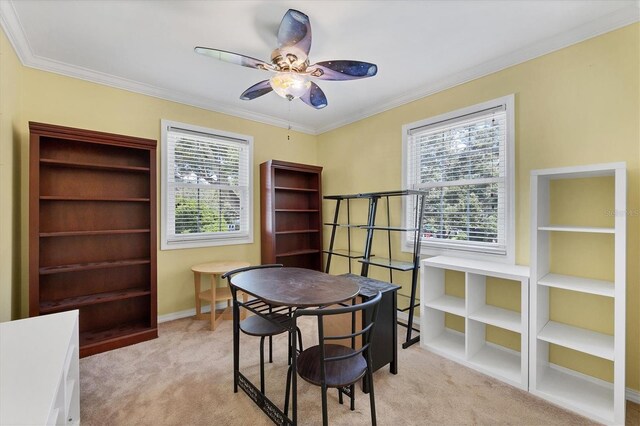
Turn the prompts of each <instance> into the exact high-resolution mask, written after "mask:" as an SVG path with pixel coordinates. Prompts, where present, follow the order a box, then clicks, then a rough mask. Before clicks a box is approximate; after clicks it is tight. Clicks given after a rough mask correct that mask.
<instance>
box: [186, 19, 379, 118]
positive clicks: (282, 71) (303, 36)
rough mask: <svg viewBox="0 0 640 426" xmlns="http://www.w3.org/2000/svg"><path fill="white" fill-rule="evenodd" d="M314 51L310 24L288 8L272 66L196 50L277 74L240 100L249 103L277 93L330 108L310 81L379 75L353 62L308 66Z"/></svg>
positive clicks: (224, 53) (230, 54)
mask: <svg viewBox="0 0 640 426" xmlns="http://www.w3.org/2000/svg"><path fill="white" fill-rule="evenodd" d="M310 49H311V22H310V21H309V17H308V16H307V15H305V14H304V13H302V12H299V11H297V10H294V9H289V10H288V11H287V13H285V15H284V17H283V18H282V22H280V28H279V29H278V47H277V48H276V49H275V50H274V51H273V52H272V53H271V63H268V62H265V61H261V60H259V59H255V58H251V57H249V56H245V55H240V54H238V53H233V52H227V51H224V50H218V49H210V48H208V47H200V46H198V47H196V48H195V49H194V50H195V51H196V53H200V54H202V55H207V56H211V57H212V58H215V59H219V60H221V61H225V62H230V63H232V64H236V65H242V66H245V67H249V68H256V69H259V70H265V71H272V72H275V73H276V74H275V75H274V76H273V77H271V78H270V79H269V80H263V81H261V82H259V83H256V84H254V85H253V86H251V87H249V88H248V89H247V90H245V91H244V92H243V93H242V95H240V99H242V100H246V101H250V100H252V99H255V98H257V97H260V96H262V95H265V94H267V93H269V92H271V91H272V90H274V91H275V92H276V93H277V94H278V95H280V96H282V97H283V98H286V99H288V100H290V101H291V100H293V99H297V98H300V99H301V100H302V102H304V103H305V104H307V105H309V106H311V107H313V108H316V109H321V108H324V107H326V106H327V97H326V96H325V94H324V92H323V91H322V89H320V87H318V85H317V84H316V83H314V82H313V81H311V78H314V79H318V80H334V81H339V80H356V79H360V78H366V77H373V76H374V75H376V73H377V72H378V67H377V66H376V65H375V64H370V63H368V62H361V61H353V60H337V61H324V62H318V63H315V64H313V65H309V50H310Z"/></svg>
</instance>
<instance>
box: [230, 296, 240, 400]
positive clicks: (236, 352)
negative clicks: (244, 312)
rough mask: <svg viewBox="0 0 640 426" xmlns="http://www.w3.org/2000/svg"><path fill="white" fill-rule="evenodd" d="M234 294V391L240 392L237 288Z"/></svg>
mask: <svg viewBox="0 0 640 426" xmlns="http://www.w3.org/2000/svg"><path fill="white" fill-rule="evenodd" d="M231 293H232V294H233V296H234V297H233V392H234V393H238V374H239V372H240V307H239V306H238V302H237V301H236V294H235V293H236V290H234V289H233V288H232V289H231Z"/></svg>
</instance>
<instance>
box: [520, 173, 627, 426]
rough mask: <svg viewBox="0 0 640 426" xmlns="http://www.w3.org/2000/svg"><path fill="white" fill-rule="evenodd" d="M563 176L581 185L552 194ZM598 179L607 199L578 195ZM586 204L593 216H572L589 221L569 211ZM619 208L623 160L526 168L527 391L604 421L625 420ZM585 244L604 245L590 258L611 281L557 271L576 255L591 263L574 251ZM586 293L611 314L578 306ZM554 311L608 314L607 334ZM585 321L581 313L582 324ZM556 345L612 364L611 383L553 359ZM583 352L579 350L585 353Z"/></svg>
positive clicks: (588, 190)
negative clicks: (572, 242)
mask: <svg viewBox="0 0 640 426" xmlns="http://www.w3.org/2000/svg"><path fill="white" fill-rule="evenodd" d="M601 178H604V179H605V180H604V181H603V180H602V179H601ZM565 179H574V180H573V181H570V182H575V184H576V185H581V186H576V188H578V189H580V191H574V193H571V194H567V193H565V194H564V198H565V199H563V197H561V196H557V195H555V196H554V193H553V191H554V188H558V185H562V184H563V183H564V184H565V185H567V184H568V182H567V181H564V180H565ZM607 179H608V180H607ZM570 182H569V183H570ZM602 182H604V186H603V185H602ZM597 185H599V186H602V187H603V188H604V193H605V194H609V195H610V197H608V200H609V201H607V202H608V203H609V204H607V205H605V206H602V205H597V206H596V205H589V200H587V203H584V202H580V200H584V199H585V198H588V197H589V196H590V195H591V194H590V193H591V192H593V191H592V189H595V188H597V187H599V186H597ZM567 195H571V196H572V197H580V198H576V199H575V200H573V202H576V204H571V203H567V201H566V198H567ZM606 198H607V197H605V198H604V199H606ZM594 201H598V200H594ZM554 203H555V205H554ZM563 204H569V205H568V208H566V207H567V206H565V210H569V212H564V214H563V212H559V211H558V210H559V209H561V207H563ZM584 206H586V207H587V209H588V210H593V211H595V213H597V215H596V216H593V217H592V218H591V220H593V221H597V222H598V223H592V224H590V223H579V224H576V223H570V222H571V220H572V219H573V220H574V221H575V220H576V219H575V218H576V217H579V218H580V219H581V220H582V221H583V222H588V220H585V219H584V217H581V216H585V215H584V214H582V215H579V214H575V212H576V211H578V210H579V209H581V208H584ZM625 209H626V168H625V163H610V164H597V165H589V166H578V167H566V168H559V169H546V170H534V171H532V172H531V326H530V328H531V330H530V334H531V337H530V346H531V354H530V367H529V369H530V378H529V385H530V390H531V392H532V393H534V394H536V395H537V396H540V397H542V398H544V399H546V400H548V401H551V402H553V403H556V404H558V405H561V406H563V407H566V408H568V409H571V410H573V411H575V412H577V413H579V414H582V415H584V416H588V417H591V418H592V419H594V420H597V421H600V422H604V423H608V424H624V422H625V396H624V392H625V386H624V383H625V377H624V375H625V282H626V277H625V268H626V255H625V245H626V241H625V237H626V220H625V216H626V210H625ZM567 213H568V214H567ZM581 213H585V212H581ZM586 213H588V212H586ZM586 216H588V214H587V215H586ZM605 216H609V219H610V221H609V226H603V225H607V223H603V219H606V218H605ZM557 222H562V223H557ZM567 222H569V223H567ZM589 225H594V226H589ZM563 238H564V239H567V238H579V240H578V241H579V245H581V247H579V246H578V247H576V250H575V251H574V250H567V246H564V245H562V244H563V243H562V241H563ZM576 245H578V244H576ZM585 248H586V249H587V250H591V251H592V252H596V251H597V252H598V253H601V252H603V251H606V252H607V253H605V254H606V255H605V256H601V257H600V258H598V259H595V261H596V262H599V263H604V265H603V269H605V270H610V271H611V273H612V274H613V277H612V280H611V281H607V280H602V279H594V278H596V277H588V276H585V277H583V276H578V275H580V274H584V275H588V273H587V272H583V271H582V270H578V271H577V274H576V275H570V274H566V273H565V271H561V272H559V271H558V270H559V269H563V267H564V266H565V265H566V264H568V263H570V262H571V261H572V260H575V257H576V256H578V259H577V262H576V264H577V265H579V266H581V267H582V268H583V269H585V270H586V269H590V266H591V265H589V262H590V260H585V259H581V258H579V256H580V253H579V252H580V249H582V250H584V249H585ZM609 251H613V253H609ZM607 263H612V264H607ZM597 278H602V277H597ZM569 292H570V293H569ZM563 293H565V295H564V296H563ZM567 293H568V294H567ZM588 298H599V299H597V300H595V301H594V304H595V305H594V306H597V307H603V309H605V313H606V308H605V307H607V306H612V307H613V308H612V311H613V318H605V317H606V316H608V315H605V314H604V313H602V312H592V311H588V309H589V308H587V307H585V306H581V304H580V301H581V300H583V301H584V300H587V299H588ZM585 310H587V311H585ZM562 311H565V312H569V311H570V312H574V313H575V314H574V315H573V316H571V317H570V316H566V315H562V313H563V312H562ZM556 316H561V317H563V318H564V321H566V322H570V321H569V320H571V321H574V317H576V316H582V317H584V318H587V319H588V318H589V317H602V318H601V319H600V323H602V322H609V321H612V323H613V334H608V333H603V332H602V331H603V330H598V331H596V330H592V329H590V328H588V327H587V326H584V324H577V322H579V321H578V320H577V319H576V320H575V323H574V324H567V323H563V322H562V321H560V320H559V319H558V318H556ZM587 322H588V321H585V320H583V323H587ZM578 325H580V326H578ZM556 347H559V348H562V349H561V350H565V351H566V350H567V349H569V350H573V351H577V352H580V353H582V354H587V355H590V356H592V357H596V358H599V359H600V360H599V361H597V362H601V363H602V364H606V363H613V368H612V370H613V383H610V382H607V381H603V380H601V379H598V378H595V377H591V376H588V375H585V374H583V373H579V372H577V371H575V370H573V369H571V368H569V366H567V365H565V366H559V365H557V364H556V363H555V359H554V356H553V354H552V351H553V350H556V349H555V348H556ZM582 354H578V355H579V356H581V357H585V356H586V355H582ZM602 360H606V361H602Z"/></svg>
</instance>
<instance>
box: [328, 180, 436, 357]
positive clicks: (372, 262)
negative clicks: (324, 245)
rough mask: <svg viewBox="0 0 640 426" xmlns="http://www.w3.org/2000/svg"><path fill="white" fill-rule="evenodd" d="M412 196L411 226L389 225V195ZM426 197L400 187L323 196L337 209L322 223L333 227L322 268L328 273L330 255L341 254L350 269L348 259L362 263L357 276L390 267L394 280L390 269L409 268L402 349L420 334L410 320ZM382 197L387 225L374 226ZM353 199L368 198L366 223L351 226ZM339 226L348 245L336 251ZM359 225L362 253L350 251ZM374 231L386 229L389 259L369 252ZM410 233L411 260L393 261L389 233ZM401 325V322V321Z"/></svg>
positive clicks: (415, 286) (414, 297)
mask: <svg viewBox="0 0 640 426" xmlns="http://www.w3.org/2000/svg"><path fill="white" fill-rule="evenodd" d="M398 196H404V197H409V196H412V197H415V204H414V205H415V206H416V208H415V214H414V220H413V224H412V225H413V226H407V227H395V226H391V225H390V224H391V218H390V208H389V199H390V198H391V197H398ZM425 196H426V193H425V192H423V191H415V190H400V191H384V192H368V193H360V194H351V195H329V196H325V197H324V198H325V199H328V200H336V209H335V213H334V220H333V222H332V223H325V225H328V226H332V230H331V239H330V242H329V249H328V250H325V253H327V263H326V267H325V272H327V273H328V272H329V269H330V267H331V257H332V256H333V255H336V256H343V257H348V258H349V272H351V259H357V260H358V262H360V263H362V269H361V271H360V275H361V276H363V277H367V276H368V275H369V266H376V267H381V268H387V269H389V282H391V283H393V271H402V272H409V271H411V292H410V296H409V299H410V302H409V307H408V308H403V309H399V310H400V311H409V314H408V317H409V318H408V321H407V325H406V327H407V336H406V339H405V342H404V343H403V344H402V347H403V348H407V347H409V346H411V345H413V344H414V343H416V342H418V340H419V339H420V336H419V335H418V336H412V334H413V333H412V332H413V331H417V330H416V329H414V328H413V320H414V312H415V308H416V307H417V306H418V304H416V289H417V286H418V274H419V271H420V245H421V237H422V233H421V232H420V228H421V226H420V224H421V223H422V216H423V214H424V207H425ZM381 198H384V199H385V200H386V207H387V225H386V226H381V225H376V217H377V212H378V202H379V201H380V199H381ZM352 199H367V200H369V211H368V217H367V224H366V225H352V224H351V217H350V204H349V200H352ZM342 201H346V204H347V223H346V224H340V223H338V215H339V212H340V205H341V202H342ZM338 227H346V228H347V245H348V248H347V250H346V251H344V250H336V249H334V242H335V235H336V230H337V228H338ZM352 227H358V228H360V229H365V230H366V231H367V232H366V239H365V248H364V253H356V252H354V251H352V250H351V228H352ZM374 231H387V241H388V253H389V257H388V258H380V257H377V256H374V255H373V253H372V252H371V249H372V245H373V236H374ZM396 231H400V232H413V258H412V261H411V262H406V261H398V260H393V259H392V258H391V253H392V247H391V232H396ZM402 325H404V324H402Z"/></svg>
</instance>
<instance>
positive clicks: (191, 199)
mask: <svg viewBox="0 0 640 426" xmlns="http://www.w3.org/2000/svg"><path fill="white" fill-rule="evenodd" d="M166 155H167V176H166V180H165V184H166V185H167V191H166V197H167V200H166V201H167V212H166V215H167V217H166V227H167V243H168V244H171V243H172V242H173V243H176V242H186V241H202V240H210V239H235V238H246V237H247V236H248V235H249V230H250V226H249V217H250V212H249V206H250V203H249V197H250V196H251V194H250V190H249V188H250V182H249V179H250V169H249V168H250V164H249V161H250V153H249V142H248V141H247V140H243V139H235V138H230V137H225V136H221V135H215V134H207V133H202V132H196V131H191V130H187V129H181V128H177V127H168V128H167V152H166Z"/></svg>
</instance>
